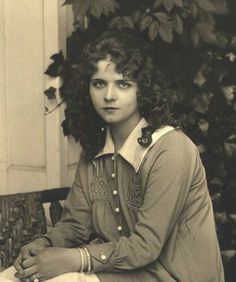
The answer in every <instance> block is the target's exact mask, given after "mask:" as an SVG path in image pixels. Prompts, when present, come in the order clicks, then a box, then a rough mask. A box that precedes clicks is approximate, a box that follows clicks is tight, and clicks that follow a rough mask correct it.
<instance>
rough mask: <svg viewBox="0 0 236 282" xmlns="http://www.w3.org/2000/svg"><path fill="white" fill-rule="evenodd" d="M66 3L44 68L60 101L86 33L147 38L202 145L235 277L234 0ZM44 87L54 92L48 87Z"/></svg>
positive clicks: (230, 275)
mask: <svg viewBox="0 0 236 282" xmlns="http://www.w3.org/2000/svg"><path fill="white" fill-rule="evenodd" d="M64 5H72V7H73V11H74V16H75V20H74V26H75V29H74V32H73V34H72V35H71V36H70V37H69V38H68V44H67V45H68V48H67V54H66V59H65V58H64V57H63V55H62V53H59V54H54V55H53V56H52V57H51V59H52V60H53V62H52V64H51V65H50V66H49V67H48V69H47V70H46V72H45V73H46V74H47V75H50V76H52V77H56V76H61V77H62V81H63V84H62V87H61V88H60V96H61V98H62V100H61V102H60V103H59V104H58V106H59V105H60V104H61V103H63V102H67V103H69V100H70V96H71V95H73V90H74V84H73V83H74V82H73V74H74V73H75V72H76V68H77V67H78V64H79V61H80V54H81V52H80V51H81V49H82V48H83V46H84V44H86V42H87V41H88V40H89V39H91V38H94V37H96V36H97V35H98V34H100V33H101V32H102V31H104V30H107V29H117V30H119V29H120V28H131V29H137V30H139V31H140V32H141V33H142V34H143V35H144V36H145V37H146V38H147V39H148V40H150V41H151V42H152V44H153V45H154V47H155V48H156V51H157V52H156V53H157V56H158V59H159V60H161V62H162V64H163V65H164V66H165V68H166V69H167V71H168V73H169V76H170V79H171V82H172V86H173V89H174V91H173V99H174V101H175V103H174V109H173V110H174V112H175V114H176V118H178V119H179V120H180V122H181V124H182V126H183V129H184V130H185V132H186V133H187V134H188V135H189V136H190V137H191V138H192V140H193V141H194V142H195V143H196V144H197V146H198V148H199V150H200V153H201V156H202V159H203V163H204V165H205V168H206V173H207V179H208V183H209V190H210V194H211V197H212V202H213V206H214V211H215V219H216V224H217V233H218V238H219V242H220V247H221V251H222V258H223V261H224V264H225V274H226V281H228V282H231V281H236V269H235V265H236V1H235V0H129V1H127V0H66V1H65V2H64ZM44 93H45V95H47V97H48V98H49V99H55V98H56V95H55V93H56V89H55V88H53V87H50V88H49V89H47V90H45V92H44ZM46 111H48V109H46ZM48 112H50V111H48ZM74 114H76V112H75V110H74V109H73V110H71V109H70V107H68V108H67V110H66V111H65V120H64V122H63V123H62V126H63V130H64V134H65V135H68V134H72V135H73V136H74V137H75V139H76V140H77V139H78V136H76V134H75V133H74V132H72V131H71V128H70V124H71V119H70V117H71V116H72V115H74ZM206 251H207V250H206Z"/></svg>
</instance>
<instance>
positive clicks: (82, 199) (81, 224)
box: [46, 160, 93, 248]
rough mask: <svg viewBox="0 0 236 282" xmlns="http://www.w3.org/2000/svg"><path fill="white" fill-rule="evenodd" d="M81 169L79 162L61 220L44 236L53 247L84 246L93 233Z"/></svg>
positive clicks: (89, 207)
mask: <svg viewBox="0 0 236 282" xmlns="http://www.w3.org/2000/svg"><path fill="white" fill-rule="evenodd" d="M82 167H83V165H82V161H81V160H80V162H79V164H78V167H77V171H76V176H75V181H74V184H73V186H72V188H71V190H70V192H69V194H68V196H67V199H66V201H65V205H64V209H63V213H62V218H61V219H60V221H59V222H58V223H57V224H56V225H55V226H54V228H53V229H52V230H51V231H50V232H49V233H48V234H46V237H48V238H49V239H50V240H51V242H52V244H53V246H57V247H68V248H70V247H76V246H79V245H81V244H85V243H87V242H88V240H89V238H90V236H91V234H92V232H93V229H92V216H91V206H90V203H89V200H88V199H87V197H86V195H85V193H84V191H83V189H82V184H81V168H82Z"/></svg>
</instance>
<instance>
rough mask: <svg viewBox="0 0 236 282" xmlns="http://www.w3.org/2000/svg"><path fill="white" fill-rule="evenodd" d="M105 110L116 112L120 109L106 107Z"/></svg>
mask: <svg viewBox="0 0 236 282" xmlns="http://www.w3.org/2000/svg"><path fill="white" fill-rule="evenodd" d="M103 110H104V111H106V112H114V111H116V110H118V108H115V107H104V108H103Z"/></svg>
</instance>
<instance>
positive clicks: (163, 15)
mask: <svg viewBox="0 0 236 282" xmlns="http://www.w3.org/2000/svg"><path fill="white" fill-rule="evenodd" d="M153 15H154V17H155V18H157V19H158V20H159V22H161V23H166V22H168V21H169V20H170V19H171V17H170V16H169V15H168V14H166V13H163V12H156V13H154V14H153Z"/></svg>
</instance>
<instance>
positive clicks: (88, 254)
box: [82, 247, 92, 273]
mask: <svg viewBox="0 0 236 282" xmlns="http://www.w3.org/2000/svg"><path fill="white" fill-rule="evenodd" d="M82 249H83V250H84V251H85V253H86V256H87V259H88V268H87V273H90V272H91V271H92V259H91V255H90V253H89V251H88V249H87V248H85V247H82Z"/></svg>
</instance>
